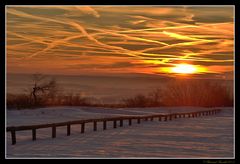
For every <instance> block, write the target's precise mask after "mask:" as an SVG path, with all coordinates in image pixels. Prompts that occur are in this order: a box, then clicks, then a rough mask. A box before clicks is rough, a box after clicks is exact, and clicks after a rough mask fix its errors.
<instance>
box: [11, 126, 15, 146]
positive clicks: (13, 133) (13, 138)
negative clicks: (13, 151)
mask: <svg viewBox="0 0 240 164" xmlns="http://www.w3.org/2000/svg"><path fill="white" fill-rule="evenodd" d="M11 136H12V145H15V144H16V131H15V129H13V130H11Z"/></svg>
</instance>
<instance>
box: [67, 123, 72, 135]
mask: <svg viewBox="0 0 240 164" xmlns="http://www.w3.org/2000/svg"><path fill="white" fill-rule="evenodd" d="M70 134H71V124H67V136H70Z"/></svg>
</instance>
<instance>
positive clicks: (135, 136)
mask: <svg viewBox="0 0 240 164" xmlns="http://www.w3.org/2000/svg"><path fill="white" fill-rule="evenodd" d="M222 109H223V110H222V112H221V113H218V114H217V115H212V116H202V117H198V118H178V119H174V120H173V121H167V122H164V121H162V122H159V121H158V120H157V119H156V120H154V121H142V122H141V124H137V123H136V120H134V121H133V124H132V126H128V122H127V121H124V126H123V127H119V126H118V127H117V129H113V123H112V122H108V124H107V130H104V131H103V130H102V126H103V125H102V123H98V130H97V131H96V132H94V131H93V125H92V123H89V124H86V131H85V133H84V134H81V133H80V125H73V126H72V128H71V130H72V131H71V136H66V127H58V128H57V137H56V138H55V139H52V138H51V129H50V128H47V129H39V130H37V140H36V141H32V140H31V131H22V132H17V133H16V135H17V144H16V145H11V136H10V133H7V136H6V137H7V143H6V149H7V154H6V156H7V158H32V157H36V158H46V157H49V158H89V157H90V158H124V157H127V158H145V157H146V158H233V157H234V150H233V149H234V136H233V127H234V122H233V110H232V109H231V108H222ZM199 110H206V108H194V107H171V108H165V107H164V108H118V109H111V108H94V107H51V108H39V109H35V110H8V111H7V126H13V125H15V126H20V125H32V124H40V123H53V122H61V121H69V120H78V119H86V118H100V117H106V116H108V117H112V116H120V115H147V114H154V113H170V112H185V111H199ZM118 125H119V122H118ZM23 150H24V151H23Z"/></svg>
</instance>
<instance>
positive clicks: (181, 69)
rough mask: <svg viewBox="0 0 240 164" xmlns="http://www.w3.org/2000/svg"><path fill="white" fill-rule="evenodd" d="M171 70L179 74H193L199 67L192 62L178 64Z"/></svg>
mask: <svg viewBox="0 0 240 164" xmlns="http://www.w3.org/2000/svg"><path fill="white" fill-rule="evenodd" d="M171 72H173V73H179V74H193V73H196V72H197V67H195V66H194V65H191V64H177V65H176V66H175V67H173V68H172V69H171Z"/></svg>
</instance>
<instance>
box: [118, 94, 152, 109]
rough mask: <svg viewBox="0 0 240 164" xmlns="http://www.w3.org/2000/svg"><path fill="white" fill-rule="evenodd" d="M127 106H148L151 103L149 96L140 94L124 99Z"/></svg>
mask: <svg viewBox="0 0 240 164" xmlns="http://www.w3.org/2000/svg"><path fill="white" fill-rule="evenodd" d="M122 101H123V103H124V104H125V106H126V107H147V106H148V104H149V99H148V97H146V96H144V95H141V94H138V95H136V96H135V97H133V98H127V99H123V100H122Z"/></svg>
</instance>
